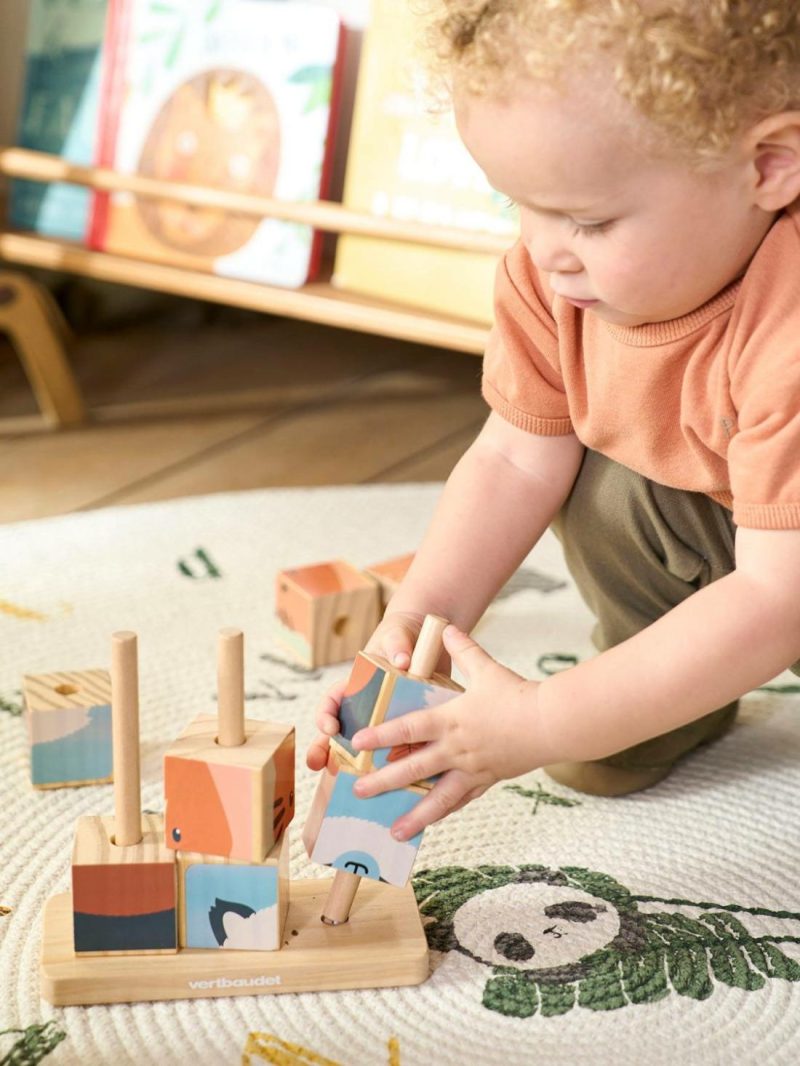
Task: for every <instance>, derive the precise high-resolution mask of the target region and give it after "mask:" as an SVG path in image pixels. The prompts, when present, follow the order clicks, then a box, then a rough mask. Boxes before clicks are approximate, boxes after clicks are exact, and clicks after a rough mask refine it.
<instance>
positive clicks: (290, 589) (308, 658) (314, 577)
mask: <svg viewBox="0 0 800 1066" xmlns="http://www.w3.org/2000/svg"><path fill="white" fill-rule="evenodd" d="M275 613H276V615H277V620H276V639H277V640H278V642H279V643H280V644H281V646H282V647H283V648H284V649H285V650H286V651H287V652H288V653H289V654H290V655H292V657H293V658H295V659H297V660H298V661H299V662H301V663H302V664H303V665H304V666H308V667H314V666H327V665H328V664H330V663H341V662H345V661H347V660H348V659H352V658H353V656H354V655H355V654H356V652H357V651H358V650H359V648H362V647H363V646H364V644H365V643H366V642H367V640H368V638H369V637H370V636H371V634H372V631H373V630H374V629H375V627H376V626H377V624H378V620H379V618H380V587H379V585H378V583H377V581H375V580H374V578H371V577H369V576H368V575H366V574H363V573H361V571H360V570H357V569H356V568H355V567H354V566H351V565H350V563H347V562H344V561H342V560H335V561H333V562H329V563H319V564H317V565H315V566H303V567H298V568H296V569H294V570H281V571H280V572H279V573H278V576H277V579H276V585H275Z"/></svg>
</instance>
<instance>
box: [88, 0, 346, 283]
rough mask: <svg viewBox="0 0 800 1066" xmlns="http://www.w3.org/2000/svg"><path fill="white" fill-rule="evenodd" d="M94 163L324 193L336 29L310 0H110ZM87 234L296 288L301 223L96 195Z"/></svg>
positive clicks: (262, 189) (122, 249) (314, 247)
mask: <svg viewBox="0 0 800 1066" xmlns="http://www.w3.org/2000/svg"><path fill="white" fill-rule="evenodd" d="M111 8H112V20H111V24H110V30H109V36H110V42H109V47H108V48H107V55H106V67H105V82H104V89H103V97H104V113H103V116H102V120H101V122H102V129H101V136H100V141H99V146H98V153H97V159H98V163H100V164H101V165H103V166H108V167H111V168H113V169H114V170H117V171H120V172H122V173H138V174H143V175H146V176H148V177H152V178H158V179H162V180H166V181H176V182H180V183H186V184H190V185H207V186H211V187H214V188H219V189H226V190H230V191H235V192H238V193H249V194H255V195H263V196H268V197H275V198H276V199H279V200H295V201H299V200H315V199H317V198H319V197H321V196H324V193H325V189H326V187H327V182H328V179H329V170H330V163H331V156H332V145H333V131H334V120H335V117H336V112H337V102H338V86H339V71H340V66H341V55H342V47H343V27H342V21H341V19H340V17H339V15H338V14H337V13H336V12H335V11H332V10H331V9H330V8H327V7H322V6H320V5H318V4H314V3H310V2H309V3H306V2H300V0H297V2H292V3H286V2H285V0H111ZM91 244H92V246H93V247H95V248H99V249H103V250H105V251H108V252H113V253H117V254H120V255H127V256H134V257H138V258H144V259H150V260H153V261H156V262H168V263H170V264H172V265H177V266H181V267H187V268H190V269H195V270H204V271H209V272H212V273H215V274H219V275H222V276H225V277H233V278H240V279H244V280H249V281H258V282H262V283H267V284H273V285H282V286H286V287H296V286H300V285H302V284H304V282H306V281H307V280H309V279H310V278H311V277H313V276H314V274H315V273H316V271H317V268H318V265H319V256H320V251H321V234H319V233H317V232H315V231H314V230H313V229H312V227H310V226H306V225H302V224H297V223H291V222H282V221H279V220H276V219H260V218H257V217H254V216H249V215H237V214H233V213H231V212H226V211H222V210H219V209H213V208H198V207H192V206H189V205H184V204H179V203H175V202H170V201H167V200H155V199H152V198H150V199H148V198H144V197H138V196H136V195H134V194H132V193H123V192H115V193H111V194H102V193H101V194H97V196H96V197H95V200H94V208H93V218H92V228H91Z"/></svg>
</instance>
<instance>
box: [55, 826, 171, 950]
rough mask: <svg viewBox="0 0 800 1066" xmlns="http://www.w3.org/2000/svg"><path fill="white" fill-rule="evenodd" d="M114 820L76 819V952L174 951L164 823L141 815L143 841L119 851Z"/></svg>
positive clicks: (74, 927) (74, 899) (74, 858)
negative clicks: (115, 840)
mask: <svg viewBox="0 0 800 1066" xmlns="http://www.w3.org/2000/svg"><path fill="white" fill-rule="evenodd" d="M114 824H115V823H114V818H112V817H100V816H95V815H90V816H85V817H83V818H79V819H78V822H77V825H76V828H75V844H74V847H73V851H72V911H73V930H74V935H75V952H76V953H77V954H81V955H108V954H112V953H117V952H118V953H121V954H164V953H171V952H174V951H177V948H178V926H177V883H176V875H175V854H174V852H172V851H170V850H169V848H166V847H164V843H163V840H164V819H163V817H162V816H161V815H160V814H143V815H142V839H141V841H140V842H139V843H138V844H131V845H129V846H127V847H118V846H117V845H116V844H115V843H114Z"/></svg>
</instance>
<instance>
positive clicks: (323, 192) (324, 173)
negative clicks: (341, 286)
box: [306, 23, 347, 281]
mask: <svg viewBox="0 0 800 1066" xmlns="http://www.w3.org/2000/svg"><path fill="white" fill-rule="evenodd" d="M346 43H347V31H346V29H345V25H344V23H340V25H339V41H338V44H337V47H336V61H335V63H334V66H333V70H332V72H331V101H330V112H329V115H328V130H327V133H326V134H325V149H324V154H323V157H322V169H321V173H320V182H319V195H320V199H324V198H325V197H326V196H327V195H328V192H329V190H330V185H331V176H332V174H333V163H334V155H335V150H336V134H337V131H338V128H339V119H340V113H341V101H342V89H343V85H344V60H345V46H346ZM324 240H325V234H324V233H323V232H322V231H321V230H315V232H314V236H313V239H312V242H311V249H310V253H309V260H308V275H307V278H306V280H307V281H313V280H314V278H315V277H316V276H317V274H318V273H319V268H320V265H321V261H322V246H323V243H324Z"/></svg>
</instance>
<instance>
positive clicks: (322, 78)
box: [289, 66, 331, 115]
mask: <svg viewBox="0 0 800 1066" xmlns="http://www.w3.org/2000/svg"><path fill="white" fill-rule="evenodd" d="M289 81H290V82H291V83H292V84H293V85H307V86H308V87H309V90H310V91H309V97H308V100H307V101H306V106H305V114H306V115H307V114H308V113H309V112H310V111H313V110H314V109H315V108H317V107H327V106H328V104H329V103H330V100H331V72H330V68H329V67H321V66H307V67H301V68H300V70H296V71H295V72H294V74H292V76H291V78H289Z"/></svg>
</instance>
